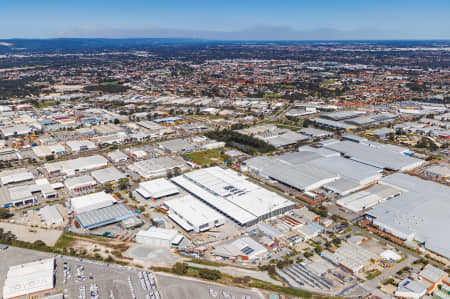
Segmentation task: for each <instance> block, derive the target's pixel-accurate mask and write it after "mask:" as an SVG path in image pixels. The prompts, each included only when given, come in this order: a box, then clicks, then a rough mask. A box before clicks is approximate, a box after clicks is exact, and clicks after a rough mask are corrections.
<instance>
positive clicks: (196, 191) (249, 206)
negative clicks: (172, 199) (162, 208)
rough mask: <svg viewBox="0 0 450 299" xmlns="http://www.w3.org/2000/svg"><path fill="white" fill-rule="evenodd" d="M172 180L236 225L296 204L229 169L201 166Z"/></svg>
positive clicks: (261, 218) (268, 215) (255, 220)
mask: <svg viewBox="0 0 450 299" xmlns="http://www.w3.org/2000/svg"><path fill="white" fill-rule="evenodd" d="M172 182H174V183H175V184H177V185H178V186H180V187H181V188H183V189H185V190H186V191H187V192H189V193H190V194H192V195H194V196H195V197H197V198H199V199H201V200H202V201H203V202H205V203H206V204H208V205H209V206H211V207H213V208H214V209H216V210H218V211H220V212H221V213H223V214H224V215H226V216H227V217H229V218H230V219H232V220H233V221H235V222H236V223H238V224H239V225H253V224H255V223H257V222H258V221H261V220H264V219H267V218H271V217H273V216H276V215H280V214H282V213H285V212H286V211H289V210H291V209H293V208H295V203H293V202H292V201H290V200H288V199H286V198H284V197H282V196H280V195H278V194H277V193H274V192H271V191H268V190H266V189H264V188H262V187H260V186H258V185H256V184H254V183H251V182H250V181H248V180H247V178H246V177H245V176H243V175H240V174H238V173H236V172H234V171H233V170H230V169H223V168H220V167H210V168H203V169H200V170H195V171H192V172H189V173H186V174H183V175H180V176H178V177H175V178H172Z"/></svg>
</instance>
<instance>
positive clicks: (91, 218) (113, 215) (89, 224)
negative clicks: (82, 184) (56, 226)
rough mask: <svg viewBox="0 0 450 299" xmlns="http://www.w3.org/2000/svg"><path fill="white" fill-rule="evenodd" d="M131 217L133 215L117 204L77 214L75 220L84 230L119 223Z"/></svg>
mask: <svg viewBox="0 0 450 299" xmlns="http://www.w3.org/2000/svg"><path fill="white" fill-rule="evenodd" d="M133 216H134V215H133V213H132V212H131V211H130V210H128V209H127V208H126V207H125V206H124V205H121V204H117V205H112V206H109V207H106V208H101V209H96V210H91V211H88V212H84V213H81V214H78V215H77V216H76V218H77V219H78V221H79V222H80V224H81V225H82V226H83V227H84V228H86V229H92V228H95V227H99V226H103V225H107V224H111V223H114V222H119V221H122V220H124V219H127V218H130V217H133Z"/></svg>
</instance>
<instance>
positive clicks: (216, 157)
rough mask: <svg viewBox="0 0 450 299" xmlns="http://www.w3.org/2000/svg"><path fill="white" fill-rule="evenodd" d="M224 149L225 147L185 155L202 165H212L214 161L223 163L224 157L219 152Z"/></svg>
mask: <svg viewBox="0 0 450 299" xmlns="http://www.w3.org/2000/svg"><path fill="white" fill-rule="evenodd" d="M223 150H224V148H217V149H212V150H207V151H201V152H195V153H189V154H185V155H184V157H185V158H187V159H190V160H192V161H194V162H196V163H198V164H200V165H201V166H205V165H210V164H213V163H222V162H223V157H222V156H221V155H220V154H219V152H220V151H223Z"/></svg>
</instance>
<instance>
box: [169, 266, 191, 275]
mask: <svg viewBox="0 0 450 299" xmlns="http://www.w3.org/2000/svg"><path fill="white" fill-rule="evenodd" d="M187 270H188V264H186V263H176V264H175V265H173V267H172V271H173V273H175V274H179V275H182V274H186V273H187Z"/></svg>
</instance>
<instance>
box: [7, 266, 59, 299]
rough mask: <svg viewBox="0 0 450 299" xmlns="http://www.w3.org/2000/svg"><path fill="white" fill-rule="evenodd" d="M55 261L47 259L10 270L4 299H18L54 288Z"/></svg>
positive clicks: (13, 267)
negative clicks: (18, 298)
mask: <svg viewBox="0 0 450 299" xmlns="http://www.w3.org/2000/svg"><path fill="white" fill-rule="evenodd" d="M54 269H55V259H54V258H50V259H45V260H40V261H36V262H32V263H27V264H22V265H16V266H12V267H10V268H9V271H8V273H7V274H6V280H5V285H4V287H3V298H5V299H9V298H17V297H22V296H26V295H28V294H35V293H41V292H44V291H48V290H51V289H53V288H54V279H53V276H54Z"/></svg>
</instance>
